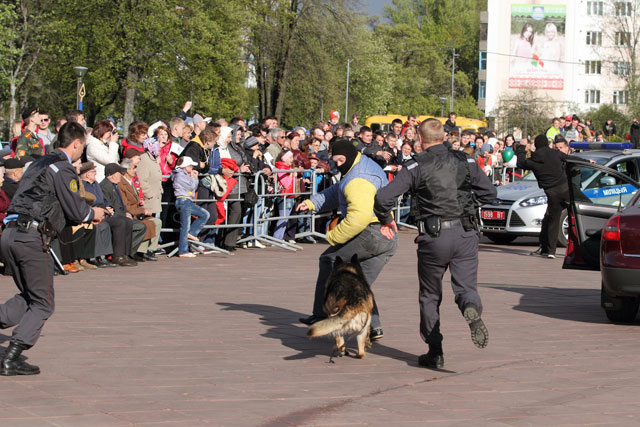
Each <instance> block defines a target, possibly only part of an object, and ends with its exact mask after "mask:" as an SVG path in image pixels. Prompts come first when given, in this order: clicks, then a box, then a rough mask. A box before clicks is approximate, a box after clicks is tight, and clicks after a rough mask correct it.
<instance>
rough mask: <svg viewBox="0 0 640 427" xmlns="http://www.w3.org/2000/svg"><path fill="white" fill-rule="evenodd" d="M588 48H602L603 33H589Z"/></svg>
mask: <svg viewBox="0 0 640 427" xmlns="http://www.w3.org/2000/svg"><path fill="white" fill-rule="evenodd" d="M587 46H602V31H587Z"/></svg>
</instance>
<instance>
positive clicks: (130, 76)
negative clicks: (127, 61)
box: [122, 67, 138, 136]
mask: <svg viewBox="0 0 640 427" xmlns="http://www.w3.org/2000/svg"><path fill="white" fill-rule="evenodd" d="M137 83H138V72H137V71H136V69H135V68H133V67H129V69H128V70H127V85H126V92H125V98H124V117H123V119H122V122H123V123H122V130H123V133H124V134H125V136H126V135H127V134H128V133H127V131H128V129H129V125H130V124H131V123H133V121H134V117H133V108H134V106H135V101H136V90H137V88H136V85H137Z"/></svg>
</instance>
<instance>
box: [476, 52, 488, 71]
mask: <svg viewBox="0 0 640 427" xmlns="http://www.w3.org/2000/svg"><path fill="white" fill-rule="evenodd" d="M478 68H479V69H480V70H486V69H487V52H486V51H480V59H479V61H478Z"/></svg>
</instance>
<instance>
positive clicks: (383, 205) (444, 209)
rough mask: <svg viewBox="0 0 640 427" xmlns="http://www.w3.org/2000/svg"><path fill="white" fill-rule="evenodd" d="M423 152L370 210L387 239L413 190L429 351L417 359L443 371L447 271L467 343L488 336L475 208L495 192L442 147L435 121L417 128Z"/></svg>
mask: <svg viewBox="0 0 640 427" xmlns="http://www.w3.org/2000/svg"><path fill="white" fill-rule="evenodd" d="M419 131H420V135H421V136H422V148H423V149H424V151H423V152H422V153H420V154H417V155H416V156H415V157H414V158H413V160H410V161H408V162H407V163H406V164H405V167H403V168H402V170H401V171H400V172H399V173H398V175H396V177H395V179H394V180H393V181H391V183H390V184H389V185H387V186H385V187H383V188H381V189H380V190H378V193H377V194H376V198H375V204H374V212H375V214H376V216H377V217H378V219H379V220H380V223H381V224H382V226H381V227H380V231H381V233H382V235H383V236H385V237H386V238H387V239H392V238H394V237H395V235H396V233H397V231H398V227H397V225H396V223H395V221H394V220H393V216H391V213H390V211H391V209H392V208H393V206H394V204H395V202H396V201H397V200H398V197H399V196H400V195H402V194H404V193H406V192H407V191H411V193H412V195H411V213H412V215H413V217H414V218H415V219H416V220H417V221H418V230H419V233H420V234H419V235H418V237H417V238H416V243H418V276H419V281H420V293H419V303H420V336H421V337H422V339H423V340H424V341H425V342H426V343H427V344H428V345H429V352H428V353H426V354H423V355H421V356H420V357H419V358H418V364H419V365H420V366H424V367H426V368H442V367H443V366H444V356H443V351H442V339H443V337H442V334H441V333H440V303H441V302H442V277H443V276H444V273H445V272H446V271H447V269H450V270H451V284H452V287H453V292H454V294H455V301H456V304H457V305H458V308H459V309H460V312H461V313H462V315H463V316H464V318H465V320H466V321H467V323H468V324H469V327H470V329H471V340H472V341H473V343H474V344H475V345H476V347H478V348H484V347H486V345H487V343H488V340H489V333H488V331H487V328H486V326H485V325H484V323H483V321H482V319H481V318H480V315H481V313H482V302H481V300H480V295H479V294H478V241H479V237H478V231H477V217H476V215H477V207H478V205H479V204H480V205H481V204H484V203H488V202H490V201H492V200H494V199H495V198H496V196H497V191H496V188H495V187H494V186H493V184H492V183H491V181H490V180H489V178H488V177H487V176H486V175H485V174H484V172H483V171H482V169H480V167H479V166H478V164H477V163H476V161H475V160H473V159H472V158H470V157H468V156H467V155H466V154H464V153H462V152H460V151H453V150H449V149H447V147H445V146H444V145H443V141H444V130H443V128H442V123H440V122H439V121H438V120H436V119H427V120H425V121H424V122H422V123H421V124H420V128H419Z"/></svg>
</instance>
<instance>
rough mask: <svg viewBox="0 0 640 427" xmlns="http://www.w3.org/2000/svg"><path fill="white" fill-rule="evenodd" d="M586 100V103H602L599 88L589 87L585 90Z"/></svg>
mask: <svg viewBox="0 0 640 427" xmlns="http://www.w3.org/2000/svg"><path fill="white" fill-rule="evenodd" d="M584 102H585V103H586V104H600V91H599V90H597V89H587V90H585V91H584Z"/></svg>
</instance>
